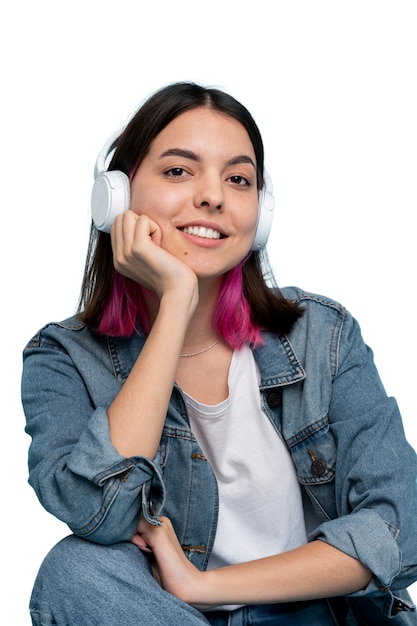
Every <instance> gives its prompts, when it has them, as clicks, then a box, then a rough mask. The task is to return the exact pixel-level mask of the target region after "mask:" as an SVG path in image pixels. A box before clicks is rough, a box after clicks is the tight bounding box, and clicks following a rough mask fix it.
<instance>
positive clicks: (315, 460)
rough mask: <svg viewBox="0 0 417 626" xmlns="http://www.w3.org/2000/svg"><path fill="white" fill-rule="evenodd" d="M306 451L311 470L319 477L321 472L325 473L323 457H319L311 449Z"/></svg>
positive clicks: (325, 467)
mask: <svg viewBox="0 0 417 626" xmlns="http://www.w3.org/2000/svg"><path fill="white" fill-rule="evenodd" d="M307 452H308V453H309V455H310V459H311V472H312V474H314V476H317V478H320V476H323V474H325V473H326V469H327V465H326V462H325V461H323V459H319V457H318V456H317V455H315V454H314V452H313V451H312V450H307Z"/></svg>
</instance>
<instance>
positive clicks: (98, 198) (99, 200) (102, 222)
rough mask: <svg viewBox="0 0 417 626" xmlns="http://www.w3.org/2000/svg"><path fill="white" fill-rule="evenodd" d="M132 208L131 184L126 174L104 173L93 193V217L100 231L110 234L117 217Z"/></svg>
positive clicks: (116, 172)
mask: <svg viewBox="0 0 417 626" xmlns="http://www.w3.org/2000/svg"><path fill="white" fill-rule="evenodd" d="M129 207H130V182H129V178H128V177H127V176H126V174H125V173H124V172H120V171H119V170H111V171H107V172H102V173H101V174H99V175H98V176H97V178H96V180H95V181H94V185H93V190H92V192H91V216H92V218H93V222H94V224H95V226H96V228H97V229H98V230H101V231H103V232H105V233H109V232H110V228H111V227H112V225H113V222H114V220H115V217H116V215H119V214H120V213H124V212H125V211H127V210H128V209H129Z"/></svg>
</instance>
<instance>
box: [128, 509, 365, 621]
mask: <svg viewBox="0 0 417 626" xmlns="http://www.w3.org/2000/svg"><path fill="white" fill-rule="evenodd" d="M132 541H134V543H136V544H137V545H138V546H139V547H141V548H143V547H146V546H150V548H151V549H152V551H153V553H154V556H155V558H156V562H157V566H158V575H159V578H160V580H161V583H162V586H163V587H164V588H165V589H166V590H167V591H170V592H171V593H173V594H174V595H176V596H177V597H178V598H180V599H181V600H183V601H185V602H187V603H188V604H191V605H193V606H196V607H197V608H200V609H204V608H210V607H214V606H218V605H227V604H269V603H274V602H293V601H301V600H311V599H315V598H325V597H331V596H338V595H346V594H349V593H353V592H355V591H359V590H361V589H364V588H366V586H367V585H368V583H369V581H370V580H371V578H372V573H371V572H370V571H369V570H368V569H367V568H366V567H364V566H363V565H362V564H361V563H360V562H359V561H358V560H357V559H354V558H353V557H351V556H349V555H347V554H345V553H344V552H342V551H340V550H338V549H337V548H335V547H333V546H331V545H329V544H327V543H325V542H323V541H320V540H316V541H312V542H311V543H307V544H305V545H303V546H301V547H299V548H296V549H295V550H291V551H289V552H285V553H283V554H277V555H274V556H270V557H266V558H263V559H258V560H255V561H249V562H246V563H241V564H237V565H229V566H227V567H222V568H219V569H215V570H209V571H205V572H201V571H199V570H198V569H197V568H196V567H195V566H194V565H192V564H191V563H190V562H189V561H188V559H187V558H186V556H185V555H184V553H183V551H182V548H181V546H180V544H179V542H178V539H177V537H176V535H175V532H174V530H173V527H172V524H171V522H170V520H169V519H167V518H165V517H163V518H162V524H161V526H152V525H150V524H148V523H147V522H146V521H145V520H144V519H143V518H142V519H141V521H140V523H139V527H138V534H137V535H135V536H134V537H133V538H132Z"/></svg>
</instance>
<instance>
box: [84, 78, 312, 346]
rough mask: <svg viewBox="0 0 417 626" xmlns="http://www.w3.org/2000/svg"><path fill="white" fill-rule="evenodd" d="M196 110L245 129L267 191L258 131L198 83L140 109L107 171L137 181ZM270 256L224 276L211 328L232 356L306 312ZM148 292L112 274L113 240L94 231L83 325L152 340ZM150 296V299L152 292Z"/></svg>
mask: <svg viewBox="0 0 417 626" xmlns="http://www.w3.org/2000/svg"><path fill="white" fill-rule="evenodd" d="M198 107H205V108H210V109H213V110H215V111H219V112H221V113H224V114H226V115H228V116H229V117H232V118H234V119H235V120H237V121H238V122H240V124H242V126H243V127H244V128H245V129H246V131H247V133H248V135H249V138H250V140H251V142H252V145H253V148H254V152H255V157H256V167H257V185H258V189H261V188H262V186H263V183H264V180H263V169H264V149H263V142H262V137H261V135H260V132H259V129H258V127H257V125H256V123H255V121H254V119H253V117H252V116H251V114H250V113H249V111H248V110H247V109H246V108H245V107H244V106H243V105H242V104H240V103H239V102H238V101H237V100H235V99H234V98H233V97H232V96H230V95H229V94H227V93H225V92H223V91H220V90H218V89H213V88H207V87H202V86H200V85H196V84H195V83H188V82H185V83H174V84H171V85H168V86H166V87H163V88H162V89H160V90H159V91H157V92H156V93H155V94H153V95H152V96H151V97H150V98H148V99H147V100H146V101H145V103H144V104H143V105H142V106H141V107H140V108H139V109H138V111H137V112H136V114H135V115H134V116H133V118H132V119H131V121H130V122H129V124H128V125H127V126H126V128H125V130H124V131H123V133H122V134H121V136H120V138H119V139H118V142H117V147H116V150H115V152H114V155H113V158H112V160H111V162H110V165H109V170H121V171H122V172H124V173H125V174H127V175H128V176H130V177H132V176H133V175H134V173H135V172H136V170H137V168H138V167H139V165H140V164H141V162H142V161H143V159H144V158H145V157H146V155H147V153H148V151H149V149H150V146H151V143H152V142H153V140H154V139H155V137H156V136H157V135H158V134H159V133H160V132H161V131H162V130H163V129H164V128H165V127H166V126H167V125H168V124H169V123H170V122H172V121H173V120H174V119H175V118H176V117H178V115H180V114H181V113H184V112H185V111H189V110H191V109H195V108H198ZM271 276H272V272H271V269H270V266H269V262H268V260H267V256H266V253H265V251H256V252H252V253H251V254H250V255H249V256H248V257H247V258H246V259H245V260H244V261H243V262H242V263H240V264H239V265H238V266H237V267H235V268H233V269H232V270H230V271H229V272H227V274H226V275H225V276H224V279H223V283H222V287H221V289H220V293H219V296H218V299H217V303H216V307H215V310H214V314H213V320H212V323H213V328H214V329H215V330H216V332H217V333H218V334H219V336H221V337H222V338H223V339H224V340H225V341H226V342H227V343H229V345H231V346H232V347H233V348H240V347H241V346H242V345H243V344H244V343H252V344H253V345H258V344H259V343H260V342H261V330H263V329H267V330H271V331H274V332H276V333H277V334H284V333H287V332H289V330H290V329H291V328H292V326H293V324H294V323H295V321H296V320H297V319H298V317H299V316H300V315H301V310H300V309H299V308H298V307H297V306H296V305H295V304H294V303H293V302H290V301H288V300H286V299H285V298H284V297H283V295H282V294H281V292H280V291H279V289H278V288H277V287H276V285H274V288H273V289H271V286H270V285H268V284H267V279H269V281H270V282H271ZM144 291H145V289H144V288H143V287H142V286H141V285H139V284H138V283H136V282H135V281H133V280H131V279H129V278H126V277H125V276H122V275H121V274H120V273H119V272H117V271H116V270H115V269H114V266H113V255H112V248H111V241H110V236H109V234H107V233H103V232H99V231H98V230H97V229H96V227H95V226H94V224H92V226H91V232H90V241H89V246H88V252H87V259H86V265H85V271H84V277H83V281H82V286H81V294H80V299H79V305H78V316H79V318H80V319H81V320H82V321H83V322H84V323H85V324H86V325H87V326H89V327H90V328H92V329H93V330H95V331H97V332H100V333H103V334H108V335H112V336H121V337H128V336H130V335H131V334H132V333H133V332H145V333H147V332H149V330H150V323H149V319H148V316H147V311H146V308H145V305H144V298H143V295H144ZM147 293H148V294H149V292H147Z"/></svg>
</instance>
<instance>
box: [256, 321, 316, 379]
mask: <svg viewBox="0 0 417 626" xmlns="http://www.w3.org/2000/svg"><path fill="white" fill-rule="evenodd" d="M262 338H263V340H264V344H263V345H261V346H259V347H257V348H254V350H253V354H254V357H255V360H256V362H257V365H258V367H259V370H260V373H261V382H260V389H267V388H268V387H280V386H282V385H291V384H294V383H297V382H299V381H300V380H303V379H304V378H305V377H306V373H305V370H304V368H303V367H302V365H301V363H300V361H299V359H298V357H297V355H296V353H295V351H294V348H293V346H292V345H291V343H290V341H289V339H288V337H287V336H286V335H283V336H281V337H278V336H277V335H276V334H274V333H270V332H263V333H262Z"/></svg>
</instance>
